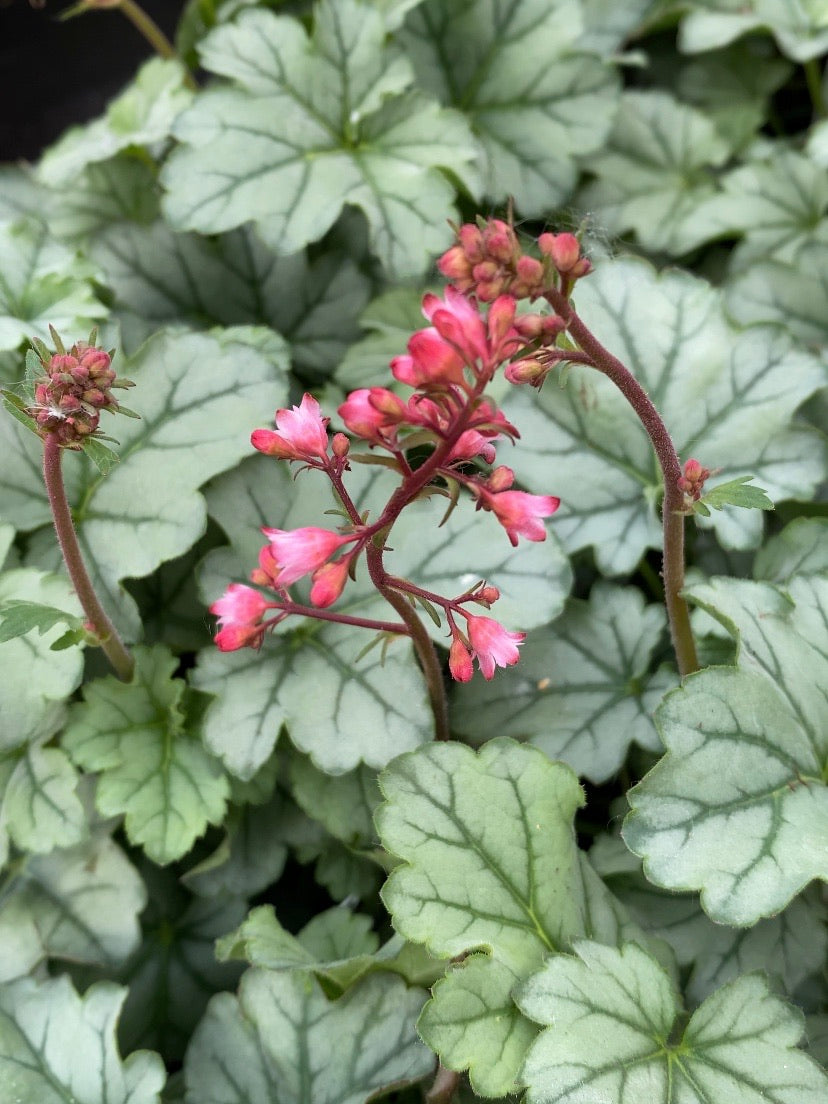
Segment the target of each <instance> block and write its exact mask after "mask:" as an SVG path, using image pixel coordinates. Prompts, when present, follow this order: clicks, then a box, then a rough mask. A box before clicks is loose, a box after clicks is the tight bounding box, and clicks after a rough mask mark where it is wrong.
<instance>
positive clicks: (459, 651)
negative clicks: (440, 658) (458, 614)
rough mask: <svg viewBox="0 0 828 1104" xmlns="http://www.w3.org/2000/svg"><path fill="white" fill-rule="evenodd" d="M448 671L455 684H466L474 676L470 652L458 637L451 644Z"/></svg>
mask: <svg viewBox="0 0 828 1104" xmlns="http://www.w3.org/2000/svg"><path fill="white" fill-rule="evenodd" d="M449 671H451V677H452V678H453V679H454V681H455V682H468V681H469V680H470V679H471V677H472V675H473V674H474V668H473V666H472V657H471V652H470V651H469V649H468V648H467V647H466V645H465V644H464V643H463V641H462V640H461V639H460V637H459V636H455V638H454V640H452V642H451V649H450V651H449Z"/></svg>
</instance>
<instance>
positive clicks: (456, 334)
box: [423, 287, 488, 364]
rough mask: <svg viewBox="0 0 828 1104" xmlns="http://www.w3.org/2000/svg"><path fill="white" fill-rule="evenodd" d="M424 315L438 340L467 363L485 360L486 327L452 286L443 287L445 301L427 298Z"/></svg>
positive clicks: (472, 306)
mask: <svg viewBox="0 0 828 1104" xmlns="http://www.w3.org/2000/svg"><path fill="white" fill-rule="evenodd" d="M423 314H424V315H425V316H426V318H427V319H428V320H429V322H431V324H432V325H433V326H434V328H435V329H436V330H437V332H438V333H439V334H440V336H441V337H444V338H445V339H446V341H448V342H450V343H451V344H452V345H453V346H454V347H455V348H456V349H457V350H459V352H460V354H461V356H462V357H463V359H464V360H465V361H466V363H467V364H473V363H474V362H475V361H477V360H483V361H485V360H486V359H487V355H488V345H487V341H486V326H485V324H484V322H483V319H482V318H481V317H480V315H479V313H478V311H477V308H476V307H475V306H474V305H473V304H472V301H471V300H470V299H467V298H466V296H465V295H461V294H460V292H459V291H457V290H455V288H453V287H447V288H446V296H445V299H444V300H443V299H439V298H438V297H437V296H436V295H426V296H425V297H424V299H423Z"/></svg>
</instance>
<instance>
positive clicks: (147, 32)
mask: <svg viewBox="0 0 828 1104" xmlns="http://www.w3.org/2000/svg"><path fill="white" fill-rule="evenodd" d="M118 7H119V8H120V9H121V11H122V12H123V14H124V15H125V16H126V17H127V19H128V20H129V21H130V23H131V24H132V25H133V27H135V29H136V30H137V31H138V32H139V33H140V34H142V35H143V36H144V38H145V39H146V40H147V42H148V43H149V44H150V46H152V48H153V50H155V52H156V54H158V56H159V57H162V58H169V59H171V60H173V61H181V58H180V57H179V55H178V52H177V51H176V49H175V47H174V46H173V44H172V43H171V42H170V40H169V39H168V38H167V36H166V35H165V34H164V32H163V31H162V30H161V28H160V27H159V26H158V24H157V23H156V22H155V20H154V19H153V18H152V17H151V16H149V15H147V13H146V12H145V11H144V9H143V8H142V7H141V6H140V4H137V3H136V2H135V0H120V3H119V5H118ZM184 82H185V84H186V85H187V87H188V88H191V89H192V90H193V91H194V92H197V91H198V85H197V84H196V81H195V77H193V74H192V73H191V72H190V71H189V69H185V76H184Z"/></svg>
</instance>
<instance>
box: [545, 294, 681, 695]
mask: <svg viewBox="0 0 828 1104" xmlns="http://www.w3.org/2000/svg"><path fill="white" fill-rule="evenodd" d="M547 299H548V300H549V302H550V304H551V305H552V307H553V308H554V309H555V311H556V312H557V313H558V314H559V315H560V316H561V317H562V318H564V319H565V320H566V325H567V329H568V331H569V333H570V334H571V335H572V337H574V339H575V340H576V341H577V343H578V345H579V346H580V347H581V349H583V350H584V352H585V353H587V354H588V355H589V357H590V359H591V361H592V365H593V367H594V368H597V369H598V371H599V372H602V373H603V374H604V375H605V376H606V377H607V378H608V379H610V380H612V382H613V383H614V384H615V386H616V387H617V388H618V389H619V390H620V391H621V393H622V394H623V396H624V398H625V399H626V400H627V402H628V403H629V404H630V406H632V408H633V410H634V411H635V412H636V414H637V415H638V418H639V420H640V421H641V424H642V425H643V426H644V428H645V430H646V431H647V435H648V436H649V438H650V441H651V442H652V445H653V448H654V449H655V453H656V456H657V457H658V463H659V466H660V467H661V472H662V476H663V478H664V502H663V503H662V523H663V534H664V559H663V567H662V577H663V579H664V602H665V605H666V606H667V617H668V620H669V622H670V637H671V640H672V642H673V650H674V652H675V655H676V664H677V666H678V669H679V674H680V675H682V676H684V675H689V674H691V673H692V672H693V671H697V670H698V669H699V661H698V659H697V657H696V644H695V641H694V640H693V633H692V630H691V628H690V612H689V610H688V608H687V603H686V602H685V601H684V599H683V598H682V596H681V591H682V588H683V587H684V514H683V512H682V507H683V505H684V502H683V495H682V492H681V489H680V488H679V484H678V481H679V479H680V478H681V474H682V472H681V462H680V461H679V458H678V454H677V453H676V449H675V446H674V445H673V442H672V440H671V438H670V434H669V432H668V431H667V427H666V426H665V424H664V422H663V421H662V419H661V415H660V414H659V413H658V411H657V410H656V408H655V406H654V405H653V403H652V400H651V399H650V396H649V395H648V394H647V392H646V391H645V390H644V388H643V387H642V386H641V384H640V383H639V382H638V380H637V379H636V378H635V376H634V375H633V374H632V372H631V371H630V370H629V369H628V368H627V367H625V366H624V365H623V364H622V363H621V361H620V360H618V358H617V357H614V356H613V355H612V353H610V352H609V351H608V350H607V349H606V348H604V346H603V345H602V344H601V342H600V341H599V340H598V339H597V338H596V337H595V336H594V334H593V333H592V332H591V331H590V330H589V329H588V327H587V326H586V325H585V324H584V322H582V321H581V319H580V318H579V317H578V315H577V314H576V313H575V310H574V309H573V307H572V305H571V304H570V302H569V300H568V299H566V298H565V297H564V296H563V295H561V293H560V292H559V291H556V290H555V289H554V288H552V289H550V290H549V291H548V292H547Z"/></svg>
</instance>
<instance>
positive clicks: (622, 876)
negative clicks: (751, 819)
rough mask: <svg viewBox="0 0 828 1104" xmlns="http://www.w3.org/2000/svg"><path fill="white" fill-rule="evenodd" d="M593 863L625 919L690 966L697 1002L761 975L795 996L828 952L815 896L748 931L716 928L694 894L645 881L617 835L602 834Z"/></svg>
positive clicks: (688, 990)
mask: <svg viewBox="0 0 828 1104" xmlns="http://www.w3.org/2000/svg"><path fill="white" fill-rule="evenodd" d="M589 857H590V861H591V862H592V864H593V866H594V867H595V869H596V870H597V871H598V873H599V874H600V875H601V877H602V878H603V879H604V881H605V882H606V884H607V885H608V887H609V888H610V889H611V891H612V892H613V893H614V894H615V896H616V897H618V899H619V900H620V901H622V902H623V903H624V905H625V906H626V907H627V908H628V909H629V910H630V914H631V915H632V916H633V917H634V918H635V919H636V920H637V921H638V923H639V924H641V926H642V928H643V929H644V930H645V931H647V932H650V933H651V934H652V935H654V936H656V937H658V938H661V939H663V940H665V941H666V942H667V943H668V944H669V945H670V946H671V947H672V948H673V950H674V952H675V955H676V960H677V961H678V963H679V965H680V966H681V967H683V968H689V974H688V976H687V980H686V983H685V985H684V992H685V995H686V997H687V1000H688V1001H690V1002H692V1004H699V1003H701V1001H703V1000H704V999H705V997H708V996H709V995H710V994H711V993H712V992H713V991H714V990H715V989H717V988H719V986H721V985H724V984H725V983H726V982H730V981H733V980H734V979H735V978H737V977H739V976H740V975H742V974H749V973H754V972H756V971H762V972H764V973H765V974H767V975H768V976H769V977H770V978H771V979H772V980H773V981H774V982H778V983H779V984H780V985H782V986H783V991H784V992H787V993H793V992H795V991H796V989H797V987H798V986H800V985H801V984H802V982H803V981H805V979H806V978H808V977H809V976H810V975H813V974H814V973H816V972H817V971H818V970H819V969H820V967H821V963H822V962H823V961H824V959H825V953H826V950H828V929H827V928H826V925H825V915H824V912H825V910H824V907H823V905H822V902H821V900H820V895H819V890H818V889H816V887H813V888H812V889H810V890H806V892H805V893H804V894H802V895H801V896H799V897H796V898H794V900H793V901H792V902H791V903H790V905H788V907H787V908H786V909H785V910H784V911H783V912H780V913H779V914H778V915H776V916H772V917H769V918H768V919H767V920H760V921H759V922H758V923H757V924H754V925H753V926H752V927H749V928H733V927H727V926H726V925H724V924H714V923H713V922H712V921H711V920H710V919H709V917H708V916H706V915H705V913H704V911H703V910H702V908H701V905H700V904H699V900H698V897H697V896H696V894H678V893H674V892H671V891H668V890H664V889H661V888H659V887H658V886H655V885H653V884H652V882H649V881H647V879H646V878H645V877H644V873H643V871H642V869H641V860H640V859H638V858H637V857H636V856H635V855H633V854H631V852H630V851H629V850H628V849H627V848H626V847H625V846H624V843H623V842H622V840H620V839H618V838H616V837H610V836H600V837H599V838H598V840H597V841H596V843H595V844H594V845H593V847H592V848H591V850H590V852H589Z"/></svg>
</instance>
